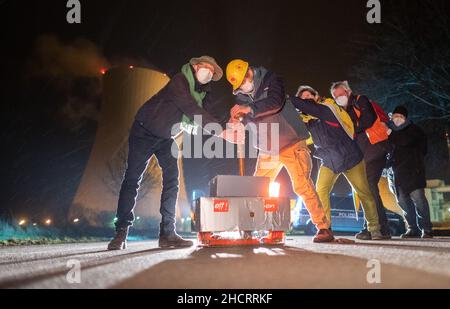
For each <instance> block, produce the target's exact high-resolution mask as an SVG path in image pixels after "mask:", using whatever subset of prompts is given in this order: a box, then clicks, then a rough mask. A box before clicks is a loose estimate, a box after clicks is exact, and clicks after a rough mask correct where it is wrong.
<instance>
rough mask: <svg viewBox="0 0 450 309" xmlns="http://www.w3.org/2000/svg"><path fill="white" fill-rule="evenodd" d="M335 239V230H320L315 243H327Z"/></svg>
mask: <svg viewBox="0 0 450 309" xmlns="http://www.w3.org/2000/svg"><path fill="white" fill-rule="evenodd" d="M332 241H334V236H333V232H332V231H331V230H329V229H328V230H327V229H324V230H320V231H318V232H317V234H316V236H315V237H314V239H313V242H314V243H326V242H332Z"/></svg>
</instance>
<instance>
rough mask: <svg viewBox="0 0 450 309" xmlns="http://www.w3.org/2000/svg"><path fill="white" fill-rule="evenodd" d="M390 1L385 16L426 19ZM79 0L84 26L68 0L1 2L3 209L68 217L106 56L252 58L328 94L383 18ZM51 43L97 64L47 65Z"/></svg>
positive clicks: (290, 4)
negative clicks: (84, 68) (70, 13)
mask: <svg viewBox="0 0 450 309" xmlns="http://www.w3.org/2000/svg"><path fill="white" fill-rule="evenodd" d="M381 2H382V5H383V15H382V16H383V18H384V17H386V16H387V17H389V16H395V15H396V14H411V18H418V19H420V18H421V16H420V15H417V10H414V9H411V10H410V11H408V10H405V11H402V12H398V11H391V10H390V9H389V8H390V5H389V3H392V2H391V1H381ZM411 2H414V1H404V3H411ZM81 3H82V23H81V24H80V25H78V24H75V25H69V24H68V23H67V22H66V12H67V10H68V9H67V8H66V1H65V0H59V1H49V0H46V1H42V0H41V1H34V0H33V1H29V0H28V1H23V0H0V14H1V15H0V16H1V17H0V23H1V48H0V53H1V55H2V58H1V59H2V60H3V61H2V62H3V63H2V70H1V71H0V74H1V75H0V76H1V79H2V88H3V89H2V91H1V94H0V96H1V100H2V107H3V112H2V116H3V117H2V118H3V121H2V124H3V125H2V126H3V127H4V129H3V130H2V144H3V147H2V149H3V153H2V157H3V160H2V161H3V162H2V164H1V166H0V168H1V174H2V176H3V177H2V186H1V189H0V190H1V198H2V199H1V207H2V211H3V214H6V215H11V214H14V215H18V214H22V213H28V214H29V213H32V214H35V215H36V216H43V215H46V213H58V214H60V215H64V212H65V211H66V209H67V207H68V205H69V203H70V201H71V198H72V197H73V195H74V193H75V190H76V187H77V185H78V182H79V180H80V177H81V175H82V173H83V168H84V166H85V164H86V161H87V159H88V156H89V151H90V147H91V146H92V142H93V139H94V135H95V128H96V117H97V115H98V111H99V109H100V107H101V100H100V99H99V98H100V94H99V93H98V76H96V74H97V73H98V72H99V71H100V69H101V67H100V66H101V65H103V64H104V65H106V66H111V65H117V64H133V65H136V66H139V65H142V66H153V67H156V68H158V69H160V70H161V71H163V72H165V73H168V74H169V75H173V74H175V73H177V72H178V71H179V69H180V67H181V66H182V65H183V64H184V63H186V62H187V61H188V60H189V59H190V58H191V57H193V56H200V55H203V54H207V55H211V56H213V57H215V58H216V60H217V61H218V63H219V64H220V65H221V66H222V67H223V68H225V66H226V64H227V62H228V61H229V60H231V59H234V58H244V59H246V60H248V61H249V62H250V63H252V64H257V65H263V66H265V67H266V68H268V69H270V70H272V71H275V72H276V73H278V74H279V75H281V76H283V77H284V79H285V83H286V89H287V91H288V93H290V94H293V93H295V90H296V88H297V86H298V85H300V84H304V83H308V84H311V85H312V86H315V87H316V88H317V89H318V90H319V91H320V92H322V93H323V94H324V95H328V89H329V86H330V83H331V82H332V81H335V80H342V79H349V78H351V77H350V76H349V71H350V68H351V67H352V66H353V65H355V64H357V63H358V62H359V61H360V59H361V58H362V57H363V52H361V50H359V49H356V48H354V43H355V42H358V41H360V40H361V39H362V38H364V39H367V38H368V37H370V35H371V34H372V33H373V32H374V31H376V30H377V27H380V26H379V25H369V24H368V23H367V21H366V13H367V11H368V9H367V8H366V3H367V1H365V0H340V1H338V0H335V1H325V0H314V1H312V0H308V1H232V0H228V1H194V0H191V1H188V0H185V1H168V0H167V1H148V0H146V1H138V0H128V1H125V0H115V1H100V0H89V1H83V0H82V1H81ZM412 6H414V5H412ZM423 14H425V15H426V12H423ZM49 42H52V44H53V45H52V46H56V47H55V50H56V49H58V48H59V49H60V50H66V48H68V47H70V46H71V47H73V46H76V47H77V48H80V50H81V49H84V48H87V49H89V50H90V51H91V52H92V53H91V54H89V55H91V56H92V57H93V58H95V61H93V62H92V63H93V64H92V72H85V73H79V72H75V70H73V71H71V69H68V68H67V67H64V69H63V70H61V71H57V72H56V73H55V71H51V72H50V71H47V70H46V69H47V68H46V67H45V64H48V63H49V64H50V66H51V65H54V63H53V62H52V58H51V57H52V55H57V54H58V51H55V50H53V51H52V50H51V49H50V48H48V49H46V48H42V46H44V47H45V46H47V47H48V46H49ZM74 42H76V43H74ZM52 52H53V53H52ZM46 56H50V57H48V59H46V58H45V57H46ZM97 64H98V66H99V67H96V66H97ZM69 67H70V66H69ZM64 70H67V74H66V73H65V71H64ZM214 87H215V93H216V96H217V116H222V117H223V116H224V115H225V116H226V115H227V114H226V111H227V108H228V107H229V106H231V105H232V104H233V102H232V98H231V96H230V87H229V85H228V84H227V83H226V81H225V79H223V80H222V81H221V82H219V83H217V84H216V85H215V86H214Z"/></svg>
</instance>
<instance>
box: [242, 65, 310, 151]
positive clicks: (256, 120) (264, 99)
mask: <svg viewBox="0 0 450 309" xmlns="http://www.w3.org/2000/svg"><path fill="white" fill-rule="evenodd" d="M253 70H254V73H255V74H254V82H255V90H254V95H253V96H252V95H247V94H244V93H240V92H237V93H235V94H236V95H237V96H236V99H237V104H239V105H247V106H250V107H251V108H252V110H253V112H252V113H251V114H248V115H247V116H246V117H245V118H244V121H243V122H244V124H248V123H253V124H255V125H256V126H257V127H258V125H259V124H261V123H267V124H268V126H269V127H270V124H279V150H283V149H284V148H286V147H289V146H291V145H293V144H295V143H298V142H299V141H302V140H306V139H308V138H309V133H308V130H307V128H306V126H305V124H304V123H302V122H301V121H300V120H299V118H298V113H297V112H296V110H295V108H294V106H293V105H292V103H291V102H290V101H289V100H287V99H286V92H285V89H284V83H283V81H282V79H281V78H280V77H278V76H277V75H275V74H274V73H272V72H269V71H267V70H266V69H265V68H263V67H259V68H253ZM254 133H255V132H254ZM259 133H260V134H261V132H259ZM266 137H267V141H268V142H270V141H271V138H273V137H272V136H271V133H270V131H268V132H267V135H266ZM259 142H260V141H258V145H254V146H255V147H257V148H259V147H258V146H260V144H259ZM267 146H268V147H263V148H266V149H261V148H259V149H260V150H273V149H271V148H272V147H271V145H267Z"/></svg>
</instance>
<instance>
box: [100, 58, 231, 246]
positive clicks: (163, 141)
mask: <svg viewBox="0 0 450 309" xmlns="http://www.w3.org/2000/svg"><path fill="white" fill-rule="evenodd" d="M222 76H223V71H222V69H221V68H220V67H219V65H218V64H217V63H216V61H215V60H214V58H212V57H209V56H203V57H199V58H193V59H191V60H190V61H189V63H187V64H185V65H184V66H183V67H182V69H181V72H180V73H178V74H176V75H175V76H174V77H173V78H172V79H171V80H170V82H169V83H168V84H167V85H166V86H165V87H164V88H163V89H162V90H161V91H160V92H159V93H158V94H156V95H155V96H153V97H152V98H151V99H150V100H148V101H147V102H146V103H145V104H144V105H143V106H142V107H141V108H140V109H139V111H138V112H137V114H136V117H135V121H134V123H133V126H132V128H131V131H130V136H129V152H128V160H127V169H126V172H125V175H124V179H123V182H122V186H121V190H120V195H119V201H118V206H117V215H116V217H117V221H116V235H115V237H114V238H113V239H112V240H111V242H110V243H109V245H108V250H123V249H125V248H126V246H127V243H126V240H127V237H128V232H129V228H130V226H132V225H133V222H134V219H135V218H134V208H135V206H136V197H137V195H138V190H139V186H140V183H141V181H142V177H143V174H144V172H145V170H146V169H147V165H148V163H149V161H150V159H151V157H152V156H153V155H154V156H156V158H157V160H158V163H159V165H160V167H161V169H162V178H163V183H162V194H161V204H160V213H161V216H162V219H161V224H160V236H159V246H160V247H161V248H169V247H175V248H180V247H190V246H192V245H193V242H192V241H189V240H184V239H183V238H181V237H180V236H179V235H178V234H177V233H176V231H175V206H176V203H177V199H178V189H179V181H178V175H179V171H178V154H174V147H175V148H176V150H177V151H178V147H177V146H176V143H175V141H174V140H173V138H174V135H178V133H180V132H181V131H186V132H188V133H190V134H196V131H197V129H198V124H196V123H195V122H194V116H197V115H199V116H202V121H203V125H206V124H208V123H219V121H217V120H216V119H215V118H214V117H212V116H211V115H210V114H209V113H208V112H207V111H206V110H205V108H207V106H208V104H209V101H210V90H211V88H210V82H211V81H219V80H220V79H221V78H222ZM174 126H177V130H175V131H177V132H174V130H173V129H174Z"/></svg>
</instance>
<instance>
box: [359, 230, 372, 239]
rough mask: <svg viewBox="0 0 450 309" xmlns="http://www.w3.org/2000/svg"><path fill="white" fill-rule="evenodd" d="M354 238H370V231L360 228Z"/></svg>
mask: <svg viewBox="0 0 450 309" xmlns="http://www.w3.org/2000/svg"><path fill="white" fill-rule="evenodd" d="M355 237H356V239H359V240H372V236H371V235H370V232H369V231H368V230H366V229H364V230H362V231H361V232H359V233H358V234H356V235H355Z"/></svg>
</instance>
